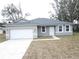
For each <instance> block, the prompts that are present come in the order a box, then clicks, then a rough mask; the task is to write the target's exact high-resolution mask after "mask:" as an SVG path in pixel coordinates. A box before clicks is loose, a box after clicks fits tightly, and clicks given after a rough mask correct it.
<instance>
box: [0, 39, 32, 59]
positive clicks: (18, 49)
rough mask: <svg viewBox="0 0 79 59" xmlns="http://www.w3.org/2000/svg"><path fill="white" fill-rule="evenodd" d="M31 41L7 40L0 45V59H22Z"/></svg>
mask: <svg viewBox="0 0 79 59" xmlns="http://www.w3.org/2000/svg"><path fill="white" fill-rule="evenodd" d="M31 42H32V39H26V40H8V41H5V42H3V43H0V59H22V57H23V55H24V54H25V52H26V50H27V49H28V47H29V45H30V43H31Z"/></svg>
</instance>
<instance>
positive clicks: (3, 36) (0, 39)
mask: <svg viewBox="0 0 79 59" xmlns="http://www.w3.org/2000/svg"><path fill="white" fill-rule="evenodd" d="M5 40H6V39H5V34H0V43H1V42H3V41H5Z"/></svg>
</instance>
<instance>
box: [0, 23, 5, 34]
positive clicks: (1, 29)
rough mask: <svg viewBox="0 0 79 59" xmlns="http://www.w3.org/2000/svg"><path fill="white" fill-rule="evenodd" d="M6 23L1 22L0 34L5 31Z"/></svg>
mask: <svg viewBox="0 0 79 59" xmlns="http://www.w3.org/2000/svg"><path fill="white" fill-rule="evenodd" d="M3 25H4V23H0V34H3V33H4V26H3Z"/></svg>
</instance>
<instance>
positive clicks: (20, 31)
mask: <svg viewBox="0 0 79 59" xmlns="http://www.w3.org/2000/svg"><path fill="white" fill-rule="evenodd" d="M72 34H73V30H72V23H70V22H64V21H59V20H51V19H48V18H36V19H33V20H20V21H17V22H14V23H10V24H7V25H6V39H27V38H39V37H43V36H44V37H45V36H54V35H72Z"/></svg>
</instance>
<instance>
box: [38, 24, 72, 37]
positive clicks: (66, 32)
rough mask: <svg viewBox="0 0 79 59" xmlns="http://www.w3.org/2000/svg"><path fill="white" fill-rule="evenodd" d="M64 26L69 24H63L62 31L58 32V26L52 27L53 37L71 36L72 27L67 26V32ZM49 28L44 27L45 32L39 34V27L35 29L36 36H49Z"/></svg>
mask: <svg viewBox="0 0 79 59" xmlns="http://www.w3.org/2000/svg"><path fill="white" fill-rule="evenodd" d="M66 25H69V24H63V25H62V26H63V31H62V32H59V25H57V26H55V27H54V35H72V34H73V29H72V25H69V31H66V27H65V26H66ZM50 27H51V26H46V32H45V33H42V32H41V26H38V27H37V32H38V36H50V34H49V32H50V30H49V29H50Z"/></svg>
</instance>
